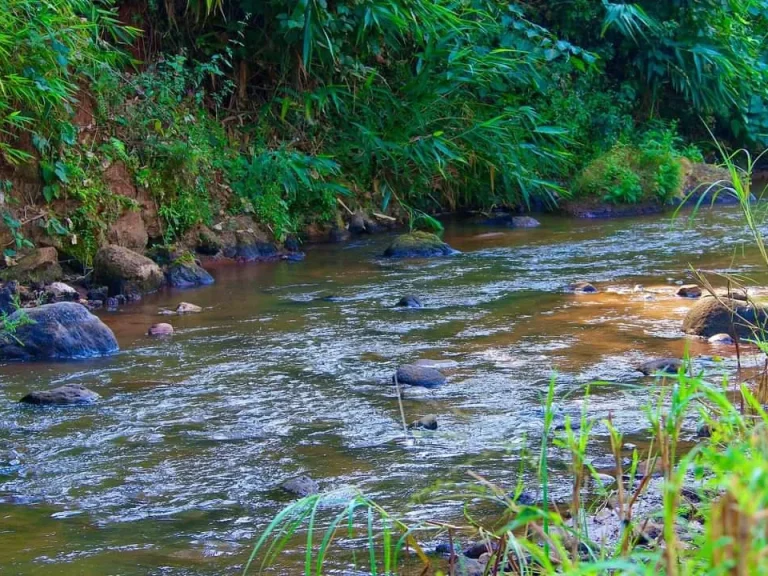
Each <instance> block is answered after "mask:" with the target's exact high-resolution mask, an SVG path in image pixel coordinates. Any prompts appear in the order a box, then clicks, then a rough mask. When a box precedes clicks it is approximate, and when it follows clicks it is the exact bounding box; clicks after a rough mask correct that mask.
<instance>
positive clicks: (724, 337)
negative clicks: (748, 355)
mask: <svg viewBox="0 0 768 576" xmlns="http://www.w3.org/2000/svg"><path fill="white" fill-rule="evenodd" d="M707 342H709V343H710V344H715V345H719V346H731V345H733V344H735V343H736V341H735V340H734V339H733V338H732V337H731V335H730V334H715V335H714V336H712V337H710V338H709V339H708V340H707Z"/></svg>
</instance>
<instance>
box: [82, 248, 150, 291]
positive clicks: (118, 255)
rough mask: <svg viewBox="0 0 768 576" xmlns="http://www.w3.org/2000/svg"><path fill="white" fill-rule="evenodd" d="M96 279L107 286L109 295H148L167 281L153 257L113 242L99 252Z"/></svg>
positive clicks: (94, 266)
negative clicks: (151, 258) (150, 257)
mask: <svg viewBox="0 0 768 576" xmlns="http://www.w3.org/2000/svg"><path fill="white" fill-rule="evenodd" d="M93 279H94V282H95V283H96V284H102V285H104V286H107V287H108V288H109V293H110V294H146V293H148V292H154V291H156V290H158V289H160V288H161V287H162V286H163V285H164V284H165V276H164V275H163V272H162V270H160V267H159V266H158V265H157V264H155V263H154V262H153V261H152V260H150V259H149V258H147V257H146V256H142V255H141V254H137V253H136V252H132V251H131V250H129V249H128V248H123V247H122V246H116V245H114V244H110V245H109V246H104V247H103V248H101V249H100V250H99V251H98V252H97V253H96V257H95V258H94V260H93Z"/></svg>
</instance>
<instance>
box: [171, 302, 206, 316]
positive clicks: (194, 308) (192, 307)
mask: <svg viewBox="0 0 768 576" xmlns="http://www.w3.org/2000/svg"><path fill="white" fill-rule="evenodd" d="M202 311H203V309H202V308H201V307H200V306H198V305H196V304H190V303H189V302H179V305H178V306H176V313H177V314H197V313H198V312H202Z"/></svg>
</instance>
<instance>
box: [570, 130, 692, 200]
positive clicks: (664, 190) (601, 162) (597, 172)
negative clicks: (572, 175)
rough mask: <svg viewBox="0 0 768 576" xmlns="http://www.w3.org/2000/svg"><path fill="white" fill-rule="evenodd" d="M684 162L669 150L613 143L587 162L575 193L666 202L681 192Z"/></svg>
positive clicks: (615, 198)
mask: <svg viewBox="0 0 768 576" xmlns="http://www.w3.org/2000/svg"><path fill="white" fill-rule="evenodd" d="M686 162H687V161H685V160H684V159H683V158H681V157H679V156H677V155H676V154H675V153H673V152H671V151H663V150H641V149H640V148H638V147H635V146H626V145H619V146H615V147H613V148H612V149H611V150H609V151H608V152H606V153H604V154H602V155H600V156H598V157H597V158H595V160H593V161H592V162H590V163H589V164H588V165H587V167H586V168H585V169H584V170H583V171H582V172H581V174H580V175H579V176H578V178H577V180H576V185H575V192H576V195H577V196H581V197H584V196H598V197H600V198H601V199H603V200H605V201H608V202H613V203H616V204H635V203H639V202H644V201H648V200H654V201H658V202H661V203H666V202H668V201H669V200H670V199H671V198H673V197H675V196H679V195H680V194H681V193H682V191H683V184H684V181H685V164H686Z"/></svg>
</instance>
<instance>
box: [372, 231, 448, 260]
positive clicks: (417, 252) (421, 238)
mask: <svg viewBox="0 0 768 576" xmlns="http://www.w3.org/2000/svg"><path fill="white" fill-rule="evenodd" d="M457 253H458V251H456V250H454V249H453V248H451V247H450V246H448V244H446V243H445V242H443V241H442V240H440V238H439V237H438V236H436V235H435V234H430V233H429V232H421V231H416V232H411V233H410V234H402V235H400V236H398V237H397V238H395V239H394V241H393V242H392V244H390V245H389V247H388V248H387V249H386V250H385V251H384V256H385V257H387V258H430V257H433V256H451V255H452V254H457Z"/></svg>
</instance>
